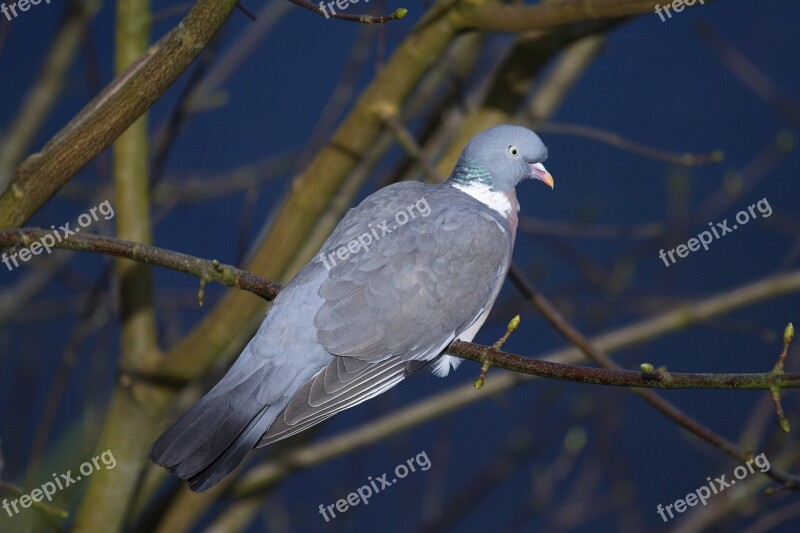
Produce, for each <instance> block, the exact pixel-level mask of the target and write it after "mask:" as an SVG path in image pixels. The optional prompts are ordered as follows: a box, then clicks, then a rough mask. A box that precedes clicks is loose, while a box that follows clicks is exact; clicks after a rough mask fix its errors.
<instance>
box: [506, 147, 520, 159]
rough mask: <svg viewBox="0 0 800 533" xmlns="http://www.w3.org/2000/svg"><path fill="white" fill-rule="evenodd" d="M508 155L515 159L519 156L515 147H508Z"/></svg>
mask: <svg viewBox="0 0 800 533" xmlns="http://www.w3.org/2000/svg"><path fill="white" fill-rule="evenodd" d="M508 153H509V154H511V155H512V156H514V157H517V156H518V155H519V148H517V147H516V146H509V147H508Z"/></svg>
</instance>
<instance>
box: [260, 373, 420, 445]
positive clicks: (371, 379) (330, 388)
mask: <svg viewBox="0 0 800 533" xmlns="http://www.w3.org/2000/svg"><path fill="white" fill-rule="evenodd" d="M344 359H347V358H345V357H334V358H333V360H332V361H331V362H330V364H329V365H328V366H327V367H325V368H323V369H322V370H320V371H319V373H317V375H316V376H314V378H313V379H312V380H310V381H309V382H308V383H306V384H305V385H303V387H301V388H300V389H299V390H298V391H297V393H296V394H295V395H294V397H293V398H292V400H291V401H290V402H289V405H288V406H287V407H286V410H285V411H284V412H283V413H282V414H281V415H280V416H278V418H277V419H276V420H275V422H274V423H273V424H272V426H271V427H270V428H269V431H268V432H267V433H266V434H265V435H264V436H263V437H262V439H261V441H260V443H259V446H266V445H267V444H271V443H273V442H275V441H278V440H281V439H285V438H286V437H290V436H292V435H295V434H297V433H300V432H301V431H304V430H306V429H308V428H309V427H311V426H314V425H316V424H319V423H320V422H322V421H323V420H326V419H328V418H330V417H332V416H333V415H335V414H336V413H339V412H341V411H344V410H345V409H349V408H350V407H353V406H354V405H357V404H359V403H361V402H364V401H366V400H369V399H370V398H373V397H375V396H377V395H379V394H381V393H383V392H385V391H387V390H389V389H390V388H392V387H394V386H395V385H397V384H398V383H400V382H401V381H402V380H403V378H405V376H406V373H407V364H406V363H405V362H404V361H402V360H401V359H400V358H399V357H394V358H392V359H389V360H386V361H382V362H379V363H372V364H370V363H364V364H363V366H362V367H361V369H360V370H358V371H356V372H352V373H350V372H348V371H347V370H346V369H345V368H344V363H343V362H342V360H344Z"/></svg>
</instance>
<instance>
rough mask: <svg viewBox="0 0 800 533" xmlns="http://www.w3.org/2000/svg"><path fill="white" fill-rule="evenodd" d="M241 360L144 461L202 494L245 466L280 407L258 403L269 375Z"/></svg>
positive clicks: (241, 358)
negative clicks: (159, 467) (167, 472)
mask: <svg viewBox="0 0 800 533" xmlns="http://www.w3.org/2000/svg"><path fill="white" fill-rule="evenodd" d="M246 355H249V354H242V356H240V358H239V360H237V362H236V364H234V366H233V367H231V369H230V370H229V371H228V373H227V374H226V375H225V377H223V378H222V380H220V382H219V383H217V385H216V386H215V387H214V388H213V389H211V391H209V392H208V394H206V395H205V396H204V397H203V398H202V399H201V400H200V401H199V402H197V403H196V404H195V405H194V406H193V407H192V408H191V409H189V411H187V412H186V413H185V414H184V415H183V416H182V417H181V418H179V419H178V420H177V421H176V422H175V423H174V424H172V426H171V427H169V428H168V429H167V430H166V431H165V432H164V433H163V434H162V435H161V436H160V437H158V439H156V441H155V442H154V443H153V444H152V446H150V450H149V451H148V454H147V456H148V458H149V459H150V460H151V461H153V462H154V463H156V464H158V465H161V466H163V467H164V468H166V469H167V470H169V471H170V472H172V473H173V474H175V475H176V476H178V477H181V478H183V479H186V480H187V481H188V484H189V488H190V489H191V490H193V491H194V492H202V491H204V490H206V489H209V488H211V487H213V486H214V485H216V484H217V483H219V481H220V480H221V479H222V478H223V477H225V476H226V475H228V474H229V473H230V472H231V471H233V469H234V468H236V466H237V465H238V464H239V463H241V462H242V460H244V457H245V455H247V452H249V451H250V450H251V449H252V448H253V447H254V446H255V445H256V444H257V443H258V441H259V439H260V438H261V436H262V435H263V434H264V433H265V432H266V431H267V429H269V427H270V425H272V422H273V421H274V420H275V417H276V416H277V415H278V413H280V412H281V410H282V409H283V407H284V406H283V405H281V404H280V403H282V402H279V403H278V404H275V403H273V404H265V403H264V402H259V401H257V400H258V398H259V397H261V396H262V395H263V391H264V389H263V387H266V386H268V383H269V378H270V377H271V374H272V372H270V371H269V370H268V369H267V368H265V367H263V366H262V367H260V368H249V369H248V366H250V367H252V366H253V365H252V364H248V360H249V359H250V358H249V357H246Z"/></svg>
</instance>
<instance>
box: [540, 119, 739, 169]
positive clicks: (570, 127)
mask: <svg viewBox="0 0 800 533" xmlns="http://www.w3.org/2000/svg"><path fill="white" fill-rule="evenodd" d="M535 127H536V131H538V132H539V133H555V134H564V135H575V136H577V137H585V138H587V139H593V140H595V141H600V142H604V143H606V144H610V145H611V146H616V147H617V148H619V149H620V150H626V151H628V152H632V153H634V154H638V155H641V156H644V157H649V158H651V159H656V160H658V161H664V162H666V163H670V164H672V165H682V166H697V165H710V164H713V163H719V162H720V161H722V160H723V159H724V157H725V155H724V153H723V152H722V150H714V151H713V152H709V153H707V154H690V153H683V154H680V153H675V152H670V151H667V150H662V149H661V148H655V147H652V146H648V145H646V144H644V143H640V142H638V141H633V140H631V139H626V138H625V137H622V136H621V135H617V134H616V133H613V132H610V131H605V130H601V129H600V128H593V127H591V126H584V125H582V124H568V123H557V122H539V123H537V124H536V125H535Z"/></svg>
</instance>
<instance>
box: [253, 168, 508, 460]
mask: <svg viewBox="0 0 800 533" xmlns="http://www.w3.org/2000/svg"><path fill="white" fill-rule="evenodd" d="M383 193H385V194H383ZM421 199H424V201H425V202H426V204H427V205H429V215H428V216H422V215H421V214H420V213H417V216H416V218H412V219H410V220H408V222H407V223H405V224H402V225H396V227H395V228H394V229H393V230H392V232H391V235H388V234H387V235H386V236H382V238H379V239H377V240H375V241H374V242H373V243H372V244H371V246H369V247H368V248H367V247H364V248H363V249H360V250H359V251H358V252H357V253H353V254H351V255H350V256H349V257H348V258H347V259H346V260H345V261H343V262H340V263H337V264H336V265H334V266H333V268H331V269H330V271H329V273H328V276H327V278H326V279H324V281H323V282H322V284H321V286H320V288H319V291H318V294H319V296H320V297H321V298H322V299H323V304H322V306H321V308H320V309H319V311H318V312H317V313H316V315H315V319H314V324H315V326H316V328H317V341H318V342H319V343H320V344H321V345H322V346H323V347H324V348H325V349H326V350H327V351H328V352H329V353H331V354H333V355H334V357H333V359H332V360H331V362H330V363H329V364H328V366H327V367H326V368H324V369H322V370H321V371H320V372H318V373H317V374H316V375H315V376H314V378H313V379H312V380H311V381H309V382H308V383H306V384H305V385H304V386H303V387H301V388H300V389H299V390H298V391H297V393H296V394H295V395H294V396H293V398H292V400H291V401H290V402H289V405H288V406H287V407H286V410H285V411H284V412H283V413H281V415H279V416H278V417H277V419H276V420H275V422H274V423H273V425H272V427H270V429H269V431H268V432H267V433H266V434H265V435H264V437H263V438H262V440H261V442H260V443H259V445H260V446H263V445H266V444H270V443H272V442H275V441H277V440H281V439H283V438H286V437H289V436H291V435H294V434H296V433H299V432H300V431H303V430H305V429H307V428H309V427H311V426H313V425H315V424H317V423H319V422H322V421H323V420H325V419H327V418H329V417H331V416H333V415H334V414H336V413H338V412H340V411H342V410H344V409H347V408H349V407H352V406H354V405H356V404H359V403H361V402H363V401H365V400H367V399H369V398H372V397H374V396H376V395H378V394H380V393H382V392H384V391H386V390H388V389H389V388H391V387H393V386H394V385H396V384H397V383H399V382H400V381H402V380H403V379H404V378H405V376H406V375H408V374H409V373H411V372H413V371H415V370H418V369H420V368H422V367H424V366H426V365H427V364H428V363H429V362H430V361H431V360H433V359H434V358H436V357H437V356H438V355H439V354H440V353H441V351H442V350H443V349H444V348H445V347H446V346H447V345H448V344H449V343H450V342H451V341H452V340H453V339H454V338H455V337H456V336H457V335H458V334H460V333H461V332H462V331H464V330H465V329H467V328H468V327H469V326H470V325H471V324H472V323H473V322H474V321H475V320H476V319H477V318H478V316H480V314H481V312H482V311H483V309H484V308H485V307H486V305H487V303H488V301H489V300H490V299H491V298H492V296H493V295H494V294H495V292H496V289H498V287H499V284H501V283H502V281H503V278H504V277H505V273H506V271H507V270H508V266H509V262H510V256H511V239H510V236H509V235H508V232H507V231H506V230H505V229H504V228H503V227H502V226H501V225H500V221H499V220H498V219H497V218H496V217H495V216H493V215H492V214H491V213H488V212H487V211H488V210H487V209H486V208H485V207H484V206H483V205H482V204H480V203H478V202H477V200H474V199H473V198H471V197H469V196H467V195H465V194H460V193H456V192H455V191H453V190H452V189H450V190H446V189H444V188H443V186H441V187H431V186H426V185H423V184H419V183H404V184H398V185H396V186H394V187H387V188H385V189H383V190H381V191H379V193H376V194H375V195H373V196H372V197H370V198H368V199H367V200H365V202H364V203H362V204H361V205H360V206H359V207H358V208H357V209H356V210H354V211H351V212H350V213H349V214H348V216H347V217H345V219H344V220H343V221H342V222H341V223H340V225H339V226H338V227H337V229H336V231H335V232H334V234H333V235H332V236H331V238H330V239H329V240H328V242H326V244H325V245H324V246H323V253H326V252H330V251H334V250H336V249H337V248H338V247H340V246H347V243H348V242H350V241H352V240H353V239H356V238H358V236H359V235H363V234H364V233H365V232H369V231H371V226H370V224H372V225H373V227H374V226H375V225H379V224H381V223H382V222H383V221H384V220H386V221H389V222H394V220H393V217H395V213H397V212H400V211H401V210H403V209H406V207H407V206H408V205H411V204H414V203H415V202H418V201H420V200H421ZM423 212H424V211H423ZM498 216H499V215H498Z"/></svg>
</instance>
